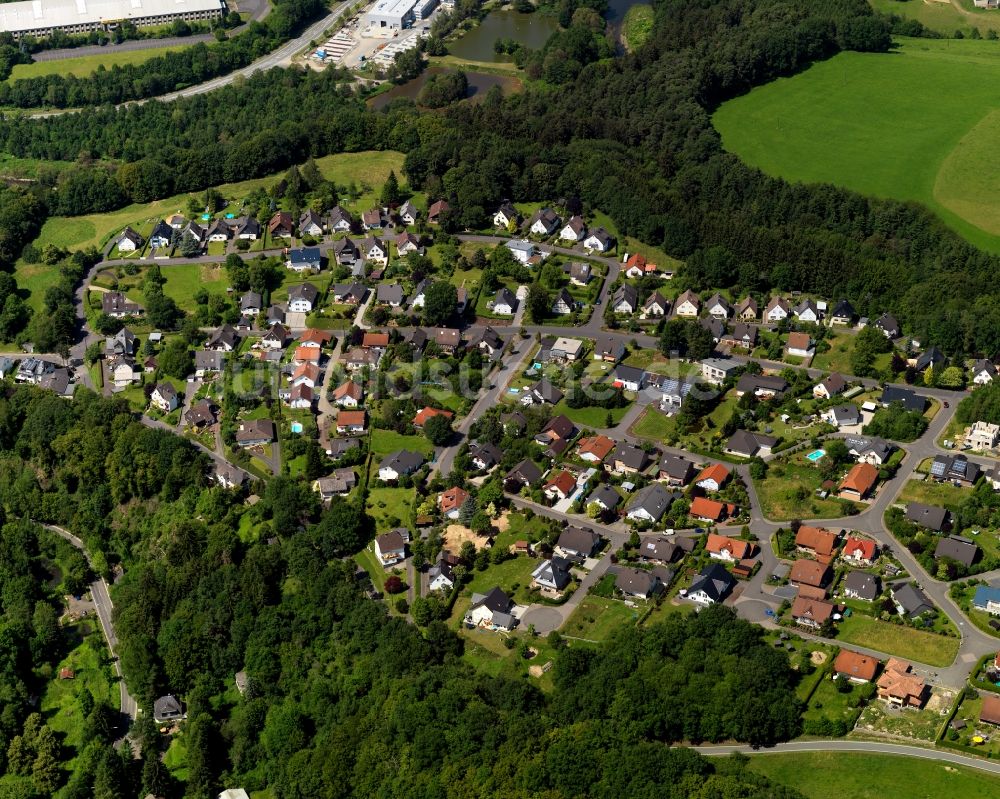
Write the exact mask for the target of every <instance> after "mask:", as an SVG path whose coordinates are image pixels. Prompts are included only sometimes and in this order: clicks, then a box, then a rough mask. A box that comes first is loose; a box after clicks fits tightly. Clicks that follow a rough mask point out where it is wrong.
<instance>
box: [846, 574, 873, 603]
mask: <svg viewBox="0 0 1000 799" xmlns="http://www.w3.org/2000/svg"><path fill="white" fill-rule="evenodd" d="M840 587H841V588H842V589H843V591H844V596H846V597H849V598H851V599H861V600H864V601H865V602H874V601H875V599H876V598H877V597H878V595H879V594H881V593H882V586H881V585H880V583H879V579H878V577H877V576H876V575H874V574H872V573H871V572H862V571H852V572H848V573H847V575H846V576H845V577H844V580H843V582H842V583H841V584H840Z"/></svg>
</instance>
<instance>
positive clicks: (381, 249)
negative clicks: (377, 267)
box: [361, 236, 389, 266]
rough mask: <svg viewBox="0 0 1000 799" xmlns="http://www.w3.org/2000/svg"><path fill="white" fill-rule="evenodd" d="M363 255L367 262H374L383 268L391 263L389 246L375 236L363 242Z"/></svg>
mask: <svg viewBox="0 0 1000 799" xmlns="http://www.w3.org/2000/svg"><path fill="white" fill-rule="evenodd" d="M361 254H362V255H363V256H364V258H365V260H366V261H373V262H374V263H377V264H382V266H385V265H386V264H388V263H389V245H387V244H386V243H385V242H384V241H382V239H379V238H376V237H375V236H369V237H368V238H366V239H365V240H364V241H363V242H361Z"/></svg>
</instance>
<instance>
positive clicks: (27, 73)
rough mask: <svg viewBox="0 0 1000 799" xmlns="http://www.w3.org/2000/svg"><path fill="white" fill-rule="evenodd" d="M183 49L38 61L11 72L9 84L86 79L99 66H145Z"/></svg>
mask: <svg viewBox="0 0 1000 799" xmlns="http://www.w3.org/2000/svg"><path fill="white" fill-rule="evenodd" d="M183 49H184V48H183V47H154V48H152V49H150V50H123V51H116V50H115V49H114V48H113V47H109V48H108V49H107V51H106V52H103V53H100V54H99V55H88V56H80V57H79V58H63V59H59V60H57V61H38V62H36V63H34V64H17V65H16V66H15V67H14V71H13V72H11V75H10V77H9V78H7V82H8V83H13V82H14V81H16V80H22V79H26V78H43V77H47V76H49V75H67V76H68V75H75V76H76V77H78V78H84V77H87V76H88V75H91V74H93V73H94V72H96V71H97V68H98V67H99V66H102V65H103V66H104V67H105V68H106V69H109V70H110V69H111V68H112V67H124V66H129V65H133V64H144V63H146V62H147V61H149V60H150V59H151V58H156V57H157V56H161V55H165V54H166V53H170V52H173V51H175V50H183Z"/></svg>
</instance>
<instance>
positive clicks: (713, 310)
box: [705, 292, 733, 322]
mask: <svg viewBox="0 0 1000 799" xmlns="http://www.w3.org/2000/svg"><path fill="white" fill-rule="evenodd" d="M705 310H707V311H708V315H709V316H711V317H712V318H713V319H719V320H721V321H723V322H724V321H726V320H727V319H728V318H729V317H730V315H731V314H732V312H733V306H731V305H730V304H729V302H728V301H727V300H726V298H725V297H723V296H722V295H721V294H719V293H718V292H716V293H715V294H713V295H712V296H711V297H709V298H708V302H706V303H705Z"/></svg>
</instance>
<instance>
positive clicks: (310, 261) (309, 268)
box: [285, 247, 323, 274]
mask: <svg viewBox="0 0 1000 799" xmlns="http://www.w3.org/2000/svg"><path fill="white" fill-rule="evenodd" d="M285 265H286V266H287V267H288V268H289V269H291V270H292V271H293V272H298V273H299V274H304V273H306V272H319V271H320V270H321V269H322V268H323V257H322V255H321V254H320V251H319V247H296V248H295V249H293V250H289V251H288V259H287V260H286V261H285Z"/></svg>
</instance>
